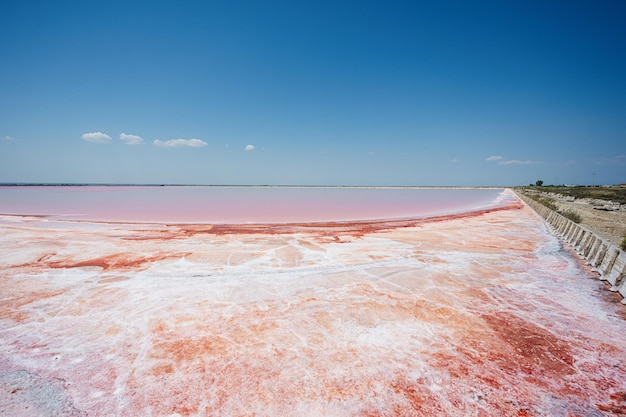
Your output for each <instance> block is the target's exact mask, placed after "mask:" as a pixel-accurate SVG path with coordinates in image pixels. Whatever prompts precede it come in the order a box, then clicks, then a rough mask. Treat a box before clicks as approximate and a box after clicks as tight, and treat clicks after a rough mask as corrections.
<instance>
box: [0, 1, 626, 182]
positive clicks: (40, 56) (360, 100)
mask: <svg viewBox="0 0 626 417" xmlns="http://www.w3.org/2000/svg"><path fill="white" fill-rule="evenodd" d="M624 22H626V2H624V1H621V0H616V1H607V0H598V1H587V2H582V1H563V2H557V1H449V0H442V1H432V2H418V1H413V2H394V1H385V2H382V1H378V2H373V1H359V2H347V1H345V2H336V1H333V2H326V1H315V2H297V1H282V2H272V1H262V2H261V1H251V2H239V1H219V2H218V1H215V2H213V1H197V2H195V1H124V2H116V1H106V2H104V1H101V2H90V1H80V2H67V1H55V2H49V1H30V2H17V1H5V2H2V3H0V27H1V28H2V29H1V30H0V62H1V64H0V182H79V183H84V182H97V183H194V184H295V185H298V184H300V185H314V184H320V185H522V184H528V183H529V182H533V183H534V182H535V181H536V180H538V179H542V180H543V181H544V182H545V183H546V184H550V183H559V184H563V183H565V184H571V183H581V184H591V183H592V181H593V180H594V178H595V182H596V184H614V183H623V182H626V75H625V74H626V24H624ZM593 173H595V177H594V176H593Z"/></svg>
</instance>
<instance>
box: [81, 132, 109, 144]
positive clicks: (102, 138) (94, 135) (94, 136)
mask: <svg viewBox="0 0 626 417" xmlns="http://www.w3.org/2000/svg"><path fill="white" fill-rule="evenodd" d="M81 138H82V139H83V140H86V141H87V142H93V143H111V136H109V135H107V134H106V133H102V132H91V133H84V134H83V135H82V136H81Z"/></svg>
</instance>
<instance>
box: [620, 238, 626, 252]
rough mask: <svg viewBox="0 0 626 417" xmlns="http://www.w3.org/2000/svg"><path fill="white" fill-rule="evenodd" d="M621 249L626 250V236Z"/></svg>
mask: <svg viewBox="0 0 626 417" xmlns="http://www.w3.org/2000/svg"><path fill="white" fill-rule="evenodd" d="M620 247H621V248H622V249H623V250H626V236H624V239H623V240H622V243H621V244H620Z"/></svg>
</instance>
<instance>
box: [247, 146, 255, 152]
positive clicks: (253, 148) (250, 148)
mask: <svg viewBox="0 0 626 417" xmlns="http://www.w3.org/2000/svg"><path fill="white" fill-rule="evenodd" d="M245 149H246V152H250V151H253V150H255V149H256V148H255V147H254V145H246V148H245Z"/></svg>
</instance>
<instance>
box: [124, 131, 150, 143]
mask: <svg viewBox="0 0 626 417" xmlns="http://www.w3.org/2000/svg"><path fill="white" fill-rule="evenodd" d="M120 140H122V141H124V142H125V143H126V144H127V145H141V144H143V143H145V142H144V141H143V139H142V138H141V136H137V135H130V134H127V133H120Z"/></svg>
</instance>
